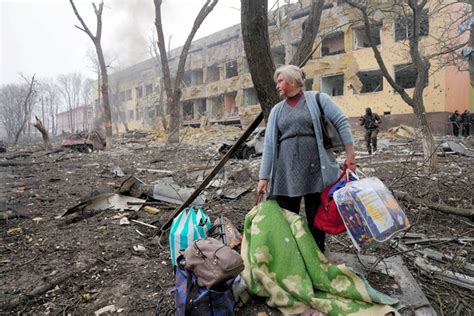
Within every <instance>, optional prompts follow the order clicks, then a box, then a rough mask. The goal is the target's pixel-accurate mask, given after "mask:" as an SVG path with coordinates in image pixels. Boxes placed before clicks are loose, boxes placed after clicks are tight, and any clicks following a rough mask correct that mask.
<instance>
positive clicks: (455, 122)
mask: <svg viewBox="0 0 474 316" xmlns="http://www.w3.org/2000/svg"><path fill="white" fill-rule="evenodd" d="M449 120H450V121H451V122H452V123H451V125H452V126H453V135H454V136H456V137H458V136H459V126H460V125H461V121H462V118H461V115H459V111H458V110H456V111H454V113H452V114H451V115H450V116H449Z"/></svg>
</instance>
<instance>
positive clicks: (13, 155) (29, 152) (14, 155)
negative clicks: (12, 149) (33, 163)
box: [5, 151, 33, 160]
mask: <svg viewBox="0 0 474 316" xmlns="http://www.w3.org/2000/svg"><path fill="white" fill-rule="evenodd" d="M32 154H33V151H22V152H19V153H16V154H12V155H9V156H5V159H6V160H12V159H15V158H20V157H29V156H31V155H32Z"/></svg>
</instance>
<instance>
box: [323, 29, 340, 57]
mask: <svg viewBox="0 0 474 316" xmlns="http://www.w3.org/2000/svg"><path fill="white" fill-rule="evenodd" d="M341 36H342V49H339V50H336V51H333V52H331V51H327V52H325V50H324V48H326V47H327V46H325V42H328V41H331V40H336V41H337V39H338V38H339V37H341ZM344 37H345V34H344V32H343V31H337V32H334V33H331V34H328V35H326V36H324V37H323V39H322V41H321V47H320V49H319V51H320V54H321V57H328V56H335V55H340V54H344V53H345V52H346V47H345V43H344Z"/></svg>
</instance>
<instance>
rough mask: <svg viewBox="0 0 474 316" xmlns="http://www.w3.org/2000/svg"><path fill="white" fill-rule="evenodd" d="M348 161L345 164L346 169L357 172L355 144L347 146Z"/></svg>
mask: <svg viewBox="0 0 474 316" xmlns="http://www.w3.org/2000/svg"><path fill="white" fill-rule="evenodd" d="M345 147H346V161H345V162H344V168H346V169H349V170H352V171H356V168H357V165H356V159H355V151H354V145H353V144H347V145H346V146H345Z"/></svg>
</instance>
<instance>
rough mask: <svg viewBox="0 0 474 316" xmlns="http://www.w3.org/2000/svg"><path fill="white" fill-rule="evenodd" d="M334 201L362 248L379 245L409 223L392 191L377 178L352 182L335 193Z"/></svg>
mask: <svg viewBox="0 0 474 316" xmlns="http://www.w3.org/2000/svg"><path fill="white" fill-rule="evenodd" d="M334 201H335V202H336V205H337V209H338V211H339V214H340V215H341V217H342V219H343V221H344V224H345V226H346V228H347V233H348V234H349V236H350V238H351V239H352V242H353V243H354V246H355V247H356V248H357V249H359V250H360V249H361V248H370V247H375V246H378V245H380V244H382V243H384V242H386V241H388V240H390V239H391V238H392V237H393V236H394V235H395V234H397V233H398V232H401V231H403V230H406V229H408V228H409V226H410V223H409V222H408V218H407V217H406V215H405V213H404V212H403V210H402V209H401V208H400V206H399V205H398V202H397V201H396V200H395V198H394V197H393V195H392V193H391V192H390V191H389V190H388V188H387V187H386V186H385V185H384V184H383V182H382V181H380V180H379V179H377V178H365V179H362V180H358V181H351V182H349V183H348V184H347V185H346V186H344V187H343V188H341V189H339V190H337V191H336V192H335V193H334Z"/></svg>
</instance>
